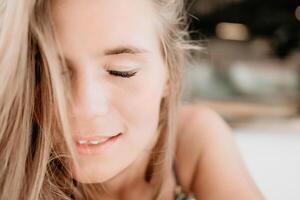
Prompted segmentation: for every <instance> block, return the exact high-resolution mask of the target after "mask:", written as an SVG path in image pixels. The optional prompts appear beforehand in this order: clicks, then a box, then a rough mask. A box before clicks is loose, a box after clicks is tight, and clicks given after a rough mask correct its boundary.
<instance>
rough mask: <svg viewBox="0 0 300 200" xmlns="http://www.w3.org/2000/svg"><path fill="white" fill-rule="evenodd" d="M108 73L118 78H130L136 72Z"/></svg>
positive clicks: (109, 71) (113, 71)
mask: <svg viewBox="0 0 300 200" xmlns="http://www.w3.org/2000/svg"><path fill="white" fill-rule="evenodd" d="M108 73H109V74H110V75H113V76H119V77H122V78H130V77H133V76H135V75H136V73H137V72H133V71H115V70H108Z"/></svg>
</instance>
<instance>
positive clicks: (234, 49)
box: [183, 0, 300, 200]
mask: <svg viewBox="0 0 300 200" xmlns="http://www.w3.org/2000/svg"><path fill="white" fill-rule="evenodd" d="M187 9H188V11H189V14H190V20H191V21H190V31H191V36H192V39H193V40H195V41H197V42H200V43H201V45H202V46H203V47H204V49H203V51H201V52H195V53H194V60H193V62H192V64H191V65H190V66H187V68H186V72H185V79H184V80H185V82H184V99H183V100H184V101H186V102H194V103H199V104H205V105H207V106H209V107H211V108H213V109H215V110H216V111H217V112H218V113H219V114H221V115H222V116H223V117H224V118H225V120H226V121H227V122H228V123H229V124H230V125H231V127H232V128H233V130H234V134H235V137H236V140H237V142H238V145H239V147H240V149H241V153H242V156H243V157H244V160H245V162H246V164H247V165H248V168H249V170H250V172H251V174H252V176H253V178H254V179H255V181H256V183H257V185H258V186H259V187H260V189H261V190H262V192H263V193H264V195H265V197H266V198H267V199H271V200H277V199H278V200H279V199H280V200H282V199H285V200H299V199H300V1H299V0H187Z"/></svg>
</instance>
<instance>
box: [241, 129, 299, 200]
mask: <svg viewBox="0 0 300 200" xmlns="http://www.w3.org/2000/svg"><path fill="white" fill-rule="evenodd" d="M235 133H236V134H235V137H236V140H237V143H238V145H239V147H240V151H241V154H242V156H243V158H244V160H245V163H246V164H247V166H248V169H249V171H250V173H251V175H252V177H253V178H254V180H255V182H256V184H257V185H258V187H259V188H260V190H261V191H262V192H263V194H264V196H265V197H266V199H268V200H299V199H300V131H299V132H298V133H296V132H289V131H286V132H284V131H276V130H273V131H264V130H250V129H237V130H235Z"/></svg>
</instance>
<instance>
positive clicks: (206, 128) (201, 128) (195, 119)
mask: <svg viewBox="0 0 300 200" xmlns="http://www.w3.org/2000/svg"><path fill="white" fill-rule="evenodd" d="M176 161H177V162H176V171H177V174H178V176H179V179H180V183H181V185H182V187H183V189H184V190H186V191H189V192H193V193H194V194H195V196H196V197H197V199H202V198H203V199H224V200H226V199H230V200H235V199H245V200H246V199H253V200H254V199H263V197H262V195H261V194H260V192H259V190H258V189H257V187H256V185H255V184H254V182H253V181H252V178H251V177H250V175H249V173H248V171H247V169H246V167H245V165H244V163H243V160H242V158H241V156H240V154H239V151H238V148H237V145H236V144H235V141H234V137H233V134H232V131H231V129H230V128H229V126H228V125H227V124H226V123H225V122H224V120H223V119H222V118H221V117H220V116H219V115H218V114H217V113H216V112H214V111H213V110H211V109H210V108H207V107H204V106H201V105H184V106H182V107H181V108H180V112H179V121H178V131H177V146H176Z"/></svg>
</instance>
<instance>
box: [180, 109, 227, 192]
mask: <svg viewBox="0 0 300 200" xmlns="http://www.w3.org/2000/svg"><path fill="white" fill-rule="evenodd" d="M213 129H219V130H222V132H223V131H229V128H228V127H227V125H226V124H225V123H224V122H223V120H222V119H221V118H220V117H219V115H218V114H217V113H216V112H214V111H213V110H211V109H210V108H208V107H205V106H201V105H197V104H194V105H192V104H190V105H183V106H182V107H181V108H180V110H179V119H178V127H177V145H176V170H177V173H178V176H179V179H180V183H181V184H182V186H183V188H184V189H185V190H186V191H187V190H190V188H191V185H192V182H193V176H194V173H195V171H196V170H197V169H196V167H197V162H198V160H199V157H201V154H202V152H203V151H204V149H205V143H207V142H208V141H209V140H208V137H209V135H212V134H213V133H212V131H213Z"/></svg>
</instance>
